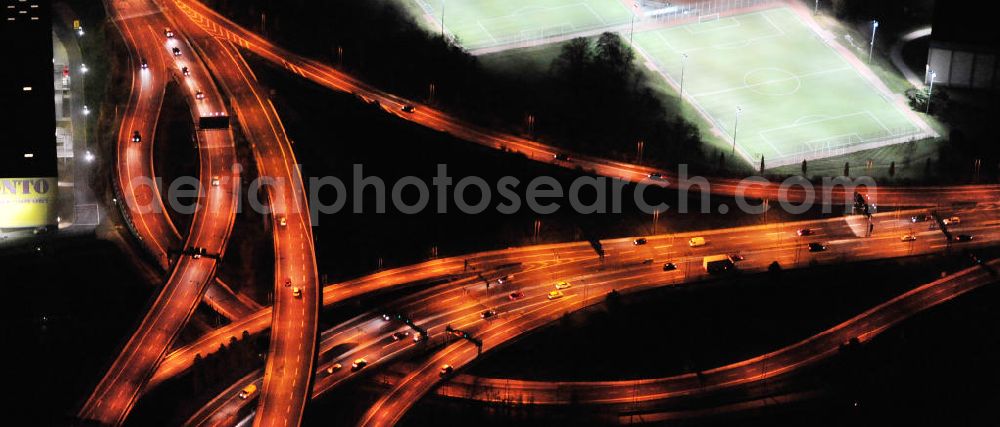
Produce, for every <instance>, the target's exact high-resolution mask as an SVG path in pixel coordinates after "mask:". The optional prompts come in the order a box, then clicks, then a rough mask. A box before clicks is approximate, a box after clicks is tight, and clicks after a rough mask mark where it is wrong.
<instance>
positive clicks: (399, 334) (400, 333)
mask: <svg viewBox="0 0 1000 427" xmlns="http://www.w3.org/2000/svg"><path fill="white" fill-rule="evenodd" d="M408 336H410V333H409V332H407V331H396V332H395V333H393V334H392V340H393V341H399V340H401V339H403V338H406V337H408Z"/></svg>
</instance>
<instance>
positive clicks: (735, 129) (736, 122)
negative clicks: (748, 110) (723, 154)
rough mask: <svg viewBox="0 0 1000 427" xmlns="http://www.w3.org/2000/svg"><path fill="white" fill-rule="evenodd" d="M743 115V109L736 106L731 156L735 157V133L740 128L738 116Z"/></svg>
mask: <svg viewBox="0 0 1000 427" xmlns="http://www.w3.org/2000/svg"><path fill="white" fill-rule="evenodd" d="M742 113H743V107H741V106H739V105H737V106H736V121H735V122H733V156H736V131H737V130H738V129H739V126H740V114H742Z"/></svg>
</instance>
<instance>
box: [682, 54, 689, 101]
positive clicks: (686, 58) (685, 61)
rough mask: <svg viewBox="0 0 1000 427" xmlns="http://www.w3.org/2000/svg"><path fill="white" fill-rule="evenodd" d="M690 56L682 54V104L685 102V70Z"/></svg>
mask: <svg viewBox="0 0 1000 427" xmlns="http://www.w3.org/2000/svg"><path fill="white" fill-rule="evenodd" d="M687 62H688V54H686V53H682V54H681V102H684V68H685V67H687Z"/></svg>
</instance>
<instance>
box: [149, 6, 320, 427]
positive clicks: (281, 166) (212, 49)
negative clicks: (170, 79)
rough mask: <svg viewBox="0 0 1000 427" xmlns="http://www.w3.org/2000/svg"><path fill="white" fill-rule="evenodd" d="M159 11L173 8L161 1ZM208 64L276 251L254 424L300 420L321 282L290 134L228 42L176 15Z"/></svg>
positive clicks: (300, 177) (303, 406) (305, 198)
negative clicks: (251, 169)
mask: <svg viewBox="0 0 1000 427" xmlns="http://www.w3.org/2000/svg"><path fill="white" fill-rule="evenodd" d="M166 5H167V8H166V9H165V12H166V13H168V14H170V15H173V14H176V13H177V10H176V9H174V8H172V7H171V5H172V3H169V2H167V3H166ZM178 18H179V19H177V20H176V21H177V22H178V26H179V27H180V28H181V29H182V30H183V31H184V32H185V33H186V34H187V35H188V37H190V40H191V42H192V44H194V45H195V46H196V47H197V48H198V50H199V52H200V53H201V55H202V58H203V59H204V61H205V63H206V65H207V66H208V68H209V69H211V71H212V72H213V73H214V75H215V77H216V79H218V81H219V82H220V84H221V85H222V86H223V88H224V89H225V91H226V93H227V95H228V96H229V100H230V102H231V104H232V107H233V109H234V112H235V117H236V118H237V121H238V122H239V124H240V126H241V128H242V130H243V132H244V134H245V135H246V137H247V139H248V140H249V141H250V144H251V148H252V151H253V154H254V158H255V160H256V166H257V173H258V176H260V177H262V178H266V179H268V181H269V182H268V183H267V185H265V186H264V194H265V195H266V199H267V200H266V206H267V207H268V209H269V211H270V214H271V215H270V219H271V221H270V225H271V231H272V238H273V243H274V253H275V259H274V263H275V267H274V270H275V277H274V295H275V302H274V309H273V310H272V311H271V325H272V328H271V340H270V349H269V351H268V355H267V364H266V368H265V376H264V386H263V388H262V391H261V393H260V404H259V407H258V410H257V418H256V424H257V425H269V426H279V425H293V426H294V425H298V424H299V423H300V419H301V416H302V412H303V411H304V410H305V404H306V402H307V401H308V394H309V393H308V390H309V389H310V387H311V379H312V375H311V372H312V364H313V356H314V354H315V344H316V332H317V320H318V316H319V311H318V310H319V298H320V289H319V288H320V287H319V279H318V273H317V267H316V254H315V251H314V245H313V237H312V223H311V221H310V218H309V208H308V200H307V197H306V193H305V186H304V184H303V180H302V176H301V174H300V172H299V170H298V162H297V161H296V159H295V153H294V152H293V151H292V147H291V141H289V139H288V137H287V135H286V134H285V130H284V126H283V125H282V123H281V120H280V118H279V117H278V114H277V112H276V111H275V109H274V106H273V105H272V104H271V102H270V100H269V99H268V98H267V96H266V95H264V93H265V91H264V89H263V88H262V87H260V86H259V85H258V84H257V81H256V77H255V76H254V75H253V72H252V71H251V70H250V67H249V65H247V64H246V62H245V61H244V60H243V58H242V57H240V55H239V52H237V51H236V49H235V48H234V47H233V46H232V45H230V44H229V43H228V42H226V41H222V40H218V39H216V38H214V37H212V36H211V35H209V34H208V33H206V32H205V31H204V30H203V29H202V28H201V27H199V26H196V25H193V24H192V23H191V22H190V21H188V20H186V19H183V18H182V17H180V16H178Z"/></svg>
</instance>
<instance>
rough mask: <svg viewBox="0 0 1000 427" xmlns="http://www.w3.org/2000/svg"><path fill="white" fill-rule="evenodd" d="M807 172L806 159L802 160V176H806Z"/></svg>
mask: <svg viewBox="0 0 1000 427" xmlns="http://www.w3.org/2000/svg"><path fill="white" fill-rule="evenodd" d="M808 170H809V164H808V163H806V159H802V176H806V173H807V171H808Z"/></svg>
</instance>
